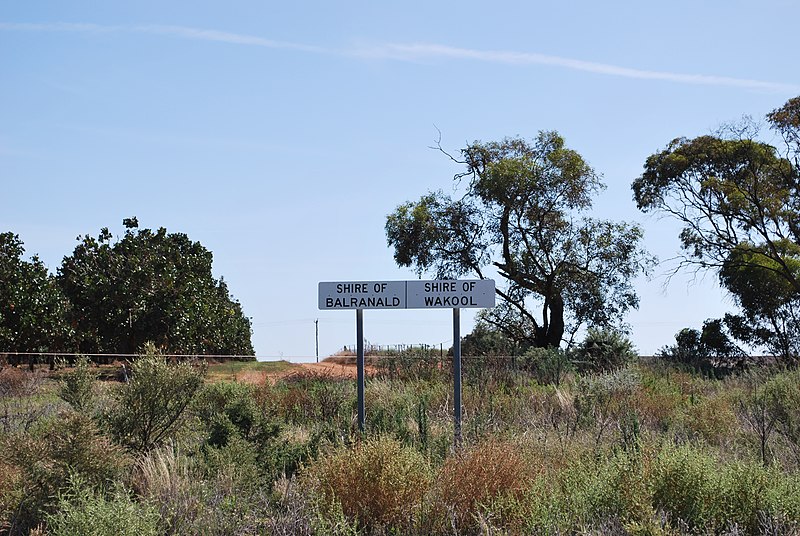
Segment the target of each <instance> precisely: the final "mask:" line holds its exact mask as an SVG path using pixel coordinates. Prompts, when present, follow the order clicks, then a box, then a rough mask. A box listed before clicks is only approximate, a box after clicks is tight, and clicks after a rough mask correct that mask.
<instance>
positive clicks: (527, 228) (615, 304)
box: [386, 132, 651, 347]
mask: <svg viewBox="0 0 800 536" xmlns="http://www.w3.org/2000/svg"><path fill="white" fill-rule="evenodd" d="M461 156H462V159H461V160H457V162H459V163H460V164H463V165H465V166H466V171H464V172H462V173H459V174H457V175H456V176H455V180H456V181H457V182H459V183H460V181H463V180H465V179H466V180H467V181H468V184H467V188H466V193H465V194H464V195H462V196H461V197H459V198H455V199H454V198H452V197H451V196H449V195H446V194H444V193H442V192H430V193H428V194H426V195H424V196H422V197H421V198H420V199H419V201H414V202H406V203H404V204H402V205H400V206H398V207H397V208H396V209H395V211H394V212H393V213H392V214H390V215H389V216H388V217H387V222H386V236H387V241H388V244H389V245H390V246H391V247H393V248H394V258H395V261H396V262H397V264H398V265H400V266H408V267H413V268H414V269H416V270H417V272H418V273H419V274H422V273H424V272H430V273H433V274H435V276H436V277H439V278H456V277H459V276H462V275H465V274H471V275H473V276H477V277H479V278H484V277H487V276H488V275H489V274H491V273H492V272H493V271H496V272H497V273H498V274H499V275H500V277H502V278H503V279H505V281H506V284H504V285H498V286H497V294H498V296H499V298H500V303H499V305H498V307H496V308H495V309H493V310H491V311H487V312H486V313H485V314H484V315H483V317H482V318H483V319H484V320H485V321H486V322H488V323H489V324H491V325H495V326H497V327H498V328H500V329H502V330H503V331H504V332H505V333H506V334H507V335H509V336H511V337H512V338H513V339H514V340H515V341H518V342H519V343H524V344H525V345H529V346H536V347H548V346H550V347H557V346H559V345H560V344H561V342H562V339H567V340H568V341H570V340H571V339H572V337H573V336H574V334H575V332H576V331H577V330H578V329H579V328H580V326H582V325H587V324H588V325H594V326H601V327H605V326H612V325H618V324H620V323H621V321H622V317H623V315H624V313H625V312H626V311H627V310H628V309H630V308H631V307H636V306H637V305H638V298H637V296H636V293H635V292H634V289H633V287H632V284H631V283H632V279H633V278H634V277H636V276H637V275H638V274H640V273H642V272H643V271H645V269H646V267H647V266H648V265H649V263H650V262H651V259H650V257H649V256H648V255H647V254H646V252H645V251H644V250H643V249H642V247H641V245H640V243H641V240H642V231H641V229H640V228H639V227H638V226H636V225H631V224H627V223H621V222H613V221H608V220H599V219H594V218H591V217H589V216H588V215H587V214H588V212H589V210H590V209H591V206H592V199H593V197H594V196H595V195H596V194H597V193H598V192H599V191H600V190H601V189H602V188H603V184H602V182H601V181H600V177H599V176H598V174H597V173H595V171H594V170H593V169H592V168H591V167H590V166H589V165H588V164H587V163H586V162H585V161H584V159H583V158H582V157H581V156H580V154H578V153H577V152H575V151H573V150H571V149H569V148H567V147H566V146H565V142H564V139H563V138H562V137H561V136H560V135H558V133H556V132H540V133H539V135H538V136H537V138H536V139H534V140H531V141H528V140H525V139H522V138H507V139H504V140H502V141H499V142H488V143H482V142H477V141H476V142H474V143H472V144H471V145H469V146H468V147H466V148H464V149H463V150H462V151H461ZM454 160H455V158H454ZM535 303H538V305H536V307H537V309H538V311H537V309H534V306H535Z"/></svg>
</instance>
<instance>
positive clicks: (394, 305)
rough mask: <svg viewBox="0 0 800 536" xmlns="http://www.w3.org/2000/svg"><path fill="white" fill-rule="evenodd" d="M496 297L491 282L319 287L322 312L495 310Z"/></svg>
mask: <svg viewBox="0 0 800 536" xmlns="http://www.w3.org/2000/svg"><path fill="white" fill-rule="evenodd" d="M494 296H495V294H494V281H492V280H491V279H470V280H463V279H462V280H455V279H453V280H436V281H419V280H414V281H338V282H321V283H320V284H319V308H320V309H456V308H458V309H468V308H476V307H494V304H495V298H494Z"/></svg>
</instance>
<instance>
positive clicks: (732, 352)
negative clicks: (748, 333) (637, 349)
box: [657, 319, 748, 376]
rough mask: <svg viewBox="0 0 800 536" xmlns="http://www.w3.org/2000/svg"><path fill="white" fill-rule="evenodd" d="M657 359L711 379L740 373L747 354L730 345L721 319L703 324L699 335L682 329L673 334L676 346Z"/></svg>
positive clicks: (691, 329) (667, 347) (663, 350)
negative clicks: (667, 361)
mask: <svg viewBox="0 0 800 536" xmlns="http://www.w3.org/2000/svg"><path fill="white" fill-rule="evenodd" d="M657 355H658V356H659V357H661V358H663V359H666V360H669V361H671V362H673V363H676V364H679V365H683V366H685V367H688V368H689V369H691V370H695V371H697V372H701V373H703V374H706V375H711V376H722V375H725V374H729V373H730V372H732V371H735V370H742V369H744V368H745V366H746V365H747V362H748V357H747V353H746V352H744V350H742V349H741V348H739V347H738V346H737V345H736V344H735V343H734V342H733V340H732V339H731V337H730V336H729V335H728V332H727V330H726V326H725V324H724V322H723V320H721V319H708V320H706V321H705V322H703V328H702V330H701V331H698V330H696V329H693V328H683V329H682V330H680V331H679V332H678V333H676V334H675V344H674V345H671V346H665V347H664V348H662V349H660V350H659V351H658V354H657Z"/></svg>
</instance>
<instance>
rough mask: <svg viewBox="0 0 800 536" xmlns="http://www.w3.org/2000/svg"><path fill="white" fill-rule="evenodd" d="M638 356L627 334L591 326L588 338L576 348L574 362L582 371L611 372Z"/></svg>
mask: <svg viewBox="0 0 800 536" xmlns="http://www.w3.org/2000/svg"><path fill="white" fill-rule="evenodd" d="M637 357H638V354H637V353H636V349H635V348H634V346H633V343H632V342H631V341H630V339H628V338H627V337H626V336H625V335H623V334H621V333H619V332H617V331H613V330H608V329H597V328H589V330H588V332H587V334H586V338H585V339H584V340H583V341H582V342H581V343H580V344H579V345H578V346H577V347H576V348H575V351H574V353H573V362H574V364H575V367H576V368H577V369H578V370H579V371H581V372H609V371H613V370H616V369H618V368H622V367H624V366H625V365H627V364H628V363H631V362H632V361H635V360H636V359H637Z"/></svg>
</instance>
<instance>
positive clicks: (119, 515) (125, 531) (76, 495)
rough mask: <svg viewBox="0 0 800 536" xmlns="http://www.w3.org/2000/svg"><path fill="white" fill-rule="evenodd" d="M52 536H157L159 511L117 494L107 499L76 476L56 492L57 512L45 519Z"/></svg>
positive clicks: (119, 493) (124, 494)
mask: <svg viewBox="0 0 800 536" xmlns="http://www.w3.org/2000/svg"><path fill="white" fill-rule="evenodd" d="M46 519H47V533H48V534H51V535H52V536H90V535H91V536H158V535H159V534H161V531H160V530H159V527H158V522H159V518H158V511H157V510H156V509H155V508H154V507H153V506H151V505H149V504H147V503H139V502H136V501H134V500H133V499H132V498H131V497H130V496H129V495H128V494H127V493H125V492H123V491H119V490H118V491H116V492H114V493H113V494H112V495H111V496H109V497H107V496H106V495H104V494H103V493H98V492H97V491H95V490H94V489H93V488H92V487H91V486H89V485H88V484H87V483H86V482H84V481H82V480H81V479H80V478H78V477H73V478H72V479H70V485H69V487H68V488H67V489H65V490H64V491H63V492H61V493H59V496H58V503H57V504H56V510H55V512H54V513H52V514H48V515H47V517H46Z"/></svg>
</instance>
